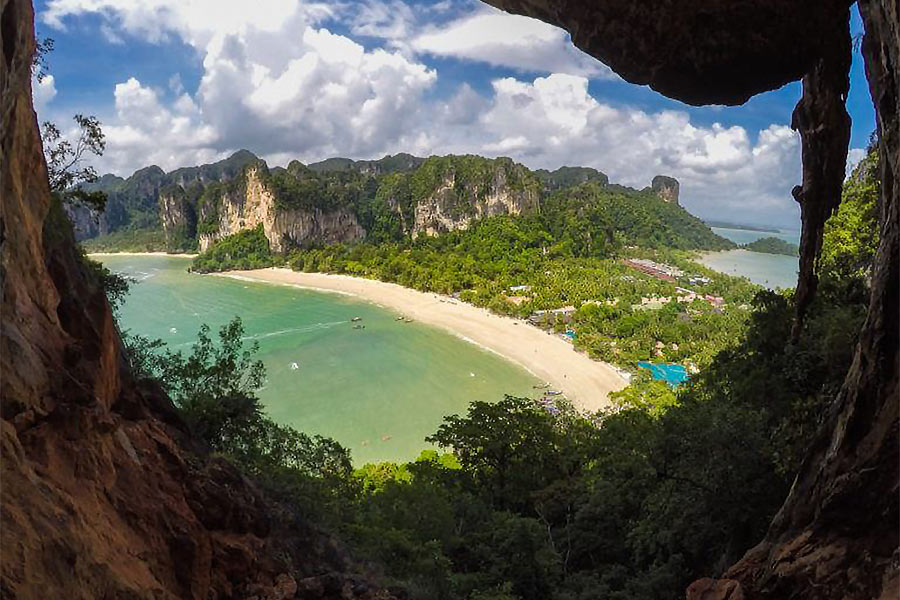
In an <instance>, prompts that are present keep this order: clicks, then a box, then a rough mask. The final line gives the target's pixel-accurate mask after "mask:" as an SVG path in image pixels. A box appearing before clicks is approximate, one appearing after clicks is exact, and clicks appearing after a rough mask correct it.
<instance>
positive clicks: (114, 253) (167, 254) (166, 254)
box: [87, 252, 199, 258]
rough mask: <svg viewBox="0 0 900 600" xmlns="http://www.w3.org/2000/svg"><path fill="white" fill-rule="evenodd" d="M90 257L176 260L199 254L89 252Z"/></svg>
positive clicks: (195, 256)
mask: <svg viewBox="0 0 900 600" xmlns="http://www.w3.org/2000/svg"><path fill="white" fill-rule="evenodd" d="M87 255H88V256H171V257H174V258H197V256H199V255H198V254H186V253H177V254H169V253H168V252H88V253H87Z"/></svg>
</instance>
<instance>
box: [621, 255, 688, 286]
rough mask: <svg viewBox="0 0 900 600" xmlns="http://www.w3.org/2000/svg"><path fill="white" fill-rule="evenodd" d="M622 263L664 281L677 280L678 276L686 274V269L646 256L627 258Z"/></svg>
mask: <svg viewBox="0 0 900 600" xmlns="http://www.w3.org/2000/svg"><path fill="white" fill-rule="evenodd" d="M622 263H623V264H625V265H626V266H629V267H631V268H632V269H636V270H638V271H640V272H641V273H646V274H647V275H650V276H652V277H656V278H657V279H662V280H664V281H675V279H676V278H677V277H682V276H683V275H684V271H682V270H681V269H679V268H678V267H673V266H672V265H667V264H663V263H658V262H655V261H652V260H649V259H646V258H626V259H623V260H622Z"/></svg>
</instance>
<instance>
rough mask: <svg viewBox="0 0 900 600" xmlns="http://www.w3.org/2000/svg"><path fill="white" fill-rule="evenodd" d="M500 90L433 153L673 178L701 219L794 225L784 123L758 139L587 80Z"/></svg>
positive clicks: (628, 180) (794, 147)
mask: <svg viewBox="0 0 900 600" xmlns="http://www.w3.org/2000/svg"><path fill="white" fill-rule="evenodd" d="M493 91H494V93H493V96H492V98H491V99H490V105H489V107H487V108H486V109H485V108H484V107H482V108H481V109H480V111H481V112H480V113H479V114H478V116H477V118H476V119H474V120H473V121H472V122H471V123H470V124H462V125H457V126H456V127H442V126H440V124H438V125H436V126H434V127H433V128H432V129H431V132H432V134H431V137H430V138H429V139H430V144H431V147H432V149H434V150H436V151H438V152H441V153H447V152H480V153H484V154H486V155H490V156H497V155H507V156H511V157H512V158H514V159H517V160H520V161H522V162H524V163H526V164H528V165H529V166H531V167H533V168H538V167H544V168H550V169H553V168H556V167H559V166H562V165H584V166H592V167H595V168H597V169H599V170H601V171H603V172H604V173H606V174H607V175H609V176H610V179H611V180H612V181H613V182H617V183H623V184H626V185H630V186H633V187H637V188H642V187H644V186H647V185H649V184H650V180H651V179H652V177H653V176H654V175H656V174H665V175H671V176H673V177H676V178H678V179H679V181H680V182H681V198H682V203H683V204H684V205H686V206H687V207H688V208H689V209H690V210H692V211H693V212H695V213H696V214H699V215H701V216H714V215H718V216H719V217H721V216H722V215H723V214H727V215H729V216H731V217H732V218H735V219H738V220H741V219H744V220H755V221H764V220H766V219H770V218H772V217H775V218H777V219H778V223H780V224H784V225H790V224H791V223H793V222H794V220H795V219H796V215H797V214H798V210H797V207H796V203H795V202H794V200H793V198H792V197H791V194H790V190H791V188H792V187H793V185H794V184H796V183H798V182H799V180H800V151H799V141H798V137H797V135H796V134H795V133H794V132H793V131H791V129H790V128H788V127H787V126H783V125H772V126H770V127H768V128H766V129H764V130H762V131H760V132H758V134H757V135H756V138H757V139H756V141H755V142H754V141H753V140H752V139H751V135H750V133H749V132H747V131H746V130H745V129H744V128H742V127H724V126H722V125H719V124H714V125H712V126H710V127H700V126H697V125H695V124H693V123H692V122H691V120H690V117H689V115H688V114H687V113H685V112H680V111H662V112H657V113H648V112H644V111H640V110H635V109H630V108H616V107H613V106H610V105H608V104H604V103H602V102H599V101H598V100H597V99H595V98H593V97H592V96H591V95H590V94H589V93H588V90H587V80H586V79H585V78H583V77H575V76H570V75H562V74H556V75H551V76H548V77H539V78H537V79H535V80H534V81H531V82H527V81H519V80H516V79H512V78H507V79H500V80H497V81H495V82H494V83H493ZM448 112H450V111H449V110H447V109H444V110H443V113H444V114H446V113H448Z"/></svg>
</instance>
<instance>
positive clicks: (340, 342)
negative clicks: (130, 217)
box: [96, 255, 538, 465]
mask: <svg viewBox="0 0 900 600" xmlns="http://www.w3.org/2000/svg"><path fill="white" fill-rule="evenodd" d="M96 258H98V259H99V260H101V261H102V262H103V263H104V265H106V266H107V267H108V268H110V269H111V270H113V271H116V272H120V273H124V274H126V275H130V276H132V277H134V278H135V279H136V280H137V284H136V285H134V286H133V287H132V291H131V293H130V294H129V296H128V298H127V299H126V301H125V304H124V306H123V307H122V308H121V310H120V327H122V328H123V329H127V330H130V331H131V332H132V333H135V334H140V335H144V336H147V337H150V338H160V339H162V340H163V341H164V342H166V343H167V344H168V346H169V348H170V349H172V350H182V351H185V352H190V347H191V344H192V343H193V341H194V340H195V339H196V335H197V331H198V329H199V328H200V325H201V324H203V323H206V324H208V325H209V326H210V327H211V328H212V330H213V331H214V332H215V331H217V330H218V328H220V327H221V326H222V325H224V324H225V323H227V322H228V321H230V320H231V319H232V318H233V317H234V316H240V317H241V318H242V320H243V323H244V329H245V332H246V336H247V340H248V341H256V342H258V343H259V349H260V351H259V354H258V358H260V359H261V360H262V361H263V363H264V364H265V366H266V373H267V379H266V385H265V387H264V388H263V389H262V390H261V391H260V393H259V395H260V398H261V400H262V402H263V403H264V405H265V407H266V411H267V413H268V414H269V415H270V416H271V417H272V418H273V419H274V420H275V421H277V422H279V423H284V424H288V425H292V426H294V427H296V428H297V429H299V430H301V431H304V432H306V433H309V434H319V435H323V436H328V437H333V438H335V439H336V440H337V441H339V442H340V443H341V444H343V445H344V446H345V447H347V448H349V449H350V450H351V452H352V454H353V459H354V463H355V464H358V465H359V464H364V463H366V462H376V461H383V460H399V461H404V460H411V459H413V458H415V457H416V456H417V455H418V454H419V452H420V451H421V450H423V449H426V448H428V447H429V446H428V444H426V443H425V441H424V438H425V437H426V436H428V435H430V434H432V433H434V432H435V431H436V430H437V427H438V426H439V425H440V423H441V421H442V419H443V417H444V416H447V415H451V414H459V413H464V412H465V411H466V410H467V408H468V405H469V404H470V403H471V402H472V401H475V400H483V401H497V400H500V399H502V398H503V395H504V394H511V395H517V396H530V395H532V392H533V389H532V385H534V384H536V383H538V381H537V380H536V378H534V377H533V376H532V375H531V374H530V373H528V372H527V371H525V370H524V369H522V368H521V367H518V366H517V365H514V364H513V363H510V362H508V361H506V360H504V359H503V358H501V357H499V356H497V355H495V354H493V353H491V352H488V351H486V350H483V349H481V348H480V347H478V346H475V345H473V344H470V343H468V342H465V341H463V340H462V339H460V338H457V337H455V336H453V335H451V334H449V333H447V332H445V331H443V330H439V329H436V328H433V327H429V326H426V325H422V324H419V323H405V322H401V321H397V320H396V316H397V314H396V313H394V312H392V311H388V310H385V309H382V308H380V307H378V306H376V305H374V304H371V303H368V302H365V301H362V300H360V299H358V298H355V297H350V296H342V295H338V294H333V293H323V292H315V291H309V290H302V289H296V288H288V287H282V286H273V285H268V284H263V283H254V282H248V281H238V280H233V279H228V278H223V277H215V276H211V275H193V274H190V273H188V272H187V271H186V269H187V267H188V265H189V264H190V259H187V258H179V257H168V256H150V255H148V256H125V255H122V256H114V255H104V256H98V257H96ZM354 317H359V318H360V319H361V320H360V321H358V322H357V323H353V322H351V319H353V318H354ZM356 324H358V325H365V328H364V329H354V327H353V326H354V325H356Z"/></svg>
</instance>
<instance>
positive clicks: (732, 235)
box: [710, 227, 800, 244]
mask: <svg viewBox="0 0 900 600" xmlns="http://www.w3.org/2000/svg"><path fill="white" fill-rule="evenodd" d="M710 229H712V230H713V232H714V233H716V234H718V235H721V236H722V237H723V238H726V239H729V240H731V241H732V242H734V243H735V244H749V243H750V242H755V241H756V240H759V239H762V238H764V237H775V238H779V239H782V240H784V241H786V242H790V243H792V244H800V230H799V229H797V230H794V229H782V230H779V231H749V230H747V229H728V228H726V227H710Z"/></svg>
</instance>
